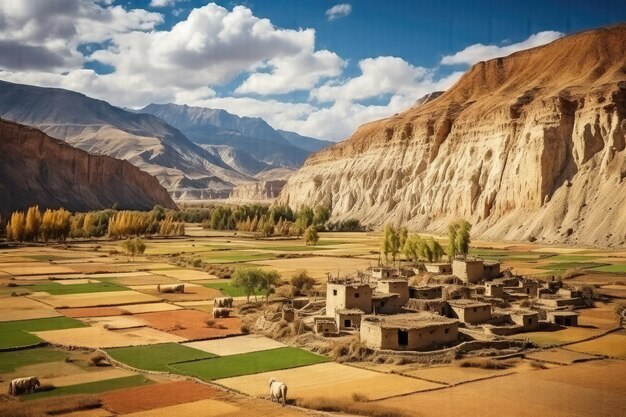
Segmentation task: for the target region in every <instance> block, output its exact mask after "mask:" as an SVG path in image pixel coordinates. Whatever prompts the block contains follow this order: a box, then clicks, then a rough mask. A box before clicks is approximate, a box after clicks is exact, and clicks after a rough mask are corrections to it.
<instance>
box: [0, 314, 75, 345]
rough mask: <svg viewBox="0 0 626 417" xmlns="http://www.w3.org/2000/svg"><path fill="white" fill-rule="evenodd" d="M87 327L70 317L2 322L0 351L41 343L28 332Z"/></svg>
mask: <svg viewBox="0 0 626 417" xmlns="http://www.w3.org/2000/svg"><path fill="white" fill-rule="evenodd" d="M86 326H87V325H86V324H84V323H83V322H80V321H78V320H74V319H71V318H69V317H53V318H47V319H33V320H18V321H8V322H2V323H0V349H6V348H13V347H23V346H30V345H34V344H37V343H39V342H41V339H40V338H38V337H37V336H35V335H32V334H30V333H28V332H40V331H45V330H60V329H71V328H75V327H86Z"/></svg>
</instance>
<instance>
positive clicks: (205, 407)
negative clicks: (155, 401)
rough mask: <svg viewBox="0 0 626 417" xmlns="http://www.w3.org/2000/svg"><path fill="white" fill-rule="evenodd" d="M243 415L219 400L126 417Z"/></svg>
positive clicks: (238, 410) (172, 406)
mask: <svg viewBox="0 0 626 417" xmlns="http://www.w3.org/2000/svg"><path fill="white" fill-rule="evenodd" d="M231 413H232V415H241V414H240V413H241V410H240V408H239V407H236V406H234V405H231V404H228V403H226V402H224V401H218V400H200V401H195V402H191V403H185V404H178V405H171V406H169V407H163V408H157V409H154V410H148V411H139V412H137V413H130V414H126V415H125V416H126V417H172V416H176V417H198V416H203V417H217V416H224V415H230V414H231Z"/></svg>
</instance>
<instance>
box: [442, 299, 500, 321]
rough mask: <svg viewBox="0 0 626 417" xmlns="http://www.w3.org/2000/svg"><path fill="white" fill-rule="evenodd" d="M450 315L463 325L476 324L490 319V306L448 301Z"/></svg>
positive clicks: (472, 302) (480, 303) (478, 303)
mask: <svg viewBox="0 0 626 417" xmlns="http://www.w3.org/2000/svg"><path fill="white" fill-rule="evenodd" d="M448 304H449V305H450V309H451V313H452V316H453V317H454V318H458V319H459V320H461V321H462V322H463V323H469V324H478V323H483V322H485V321H487V320H489V319H491V304H489V303H483V302H481V301H474V300H467V299H462V300H449V301H448Z"/></svg>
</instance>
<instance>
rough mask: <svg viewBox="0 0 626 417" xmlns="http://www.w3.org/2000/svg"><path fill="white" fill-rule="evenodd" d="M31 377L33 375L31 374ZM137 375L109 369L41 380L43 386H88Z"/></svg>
mask: <svg viewBox="0 0 626 417" xmlns="http://www.w3.org/2000/svg"><path fill="white" fill-rule="evenodd" d="M29 375H31V374H29ZM131 375H135V373H134V372H131V371H127V370H126V369H117V368H109V369H105V370H101V371H95V372H81V373H76V374H72V375H66V376H58V377H54V378H45V377H42V378H41V383H42V384H52V385H54V386H55V387H64V386H68V385H75V384H86V383H89V382H96V381H105V380H107V379H115V378H122V377H125V376H131Z"/></svg>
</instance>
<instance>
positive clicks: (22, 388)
mask: <svg viewBox="0 0 626 417" xmlns="http://www.w3.org/2000/svg"><path fill="white" fill-rule="evenodd" d="M40 385H41V382H39V378H37V377H36V376H28V377H26V378H16V379H14V380H12V381H11V382H10V383H9V395H19V394H21V393H23V392H35V388H36V387H38V386H40Z"/></svg>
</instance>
